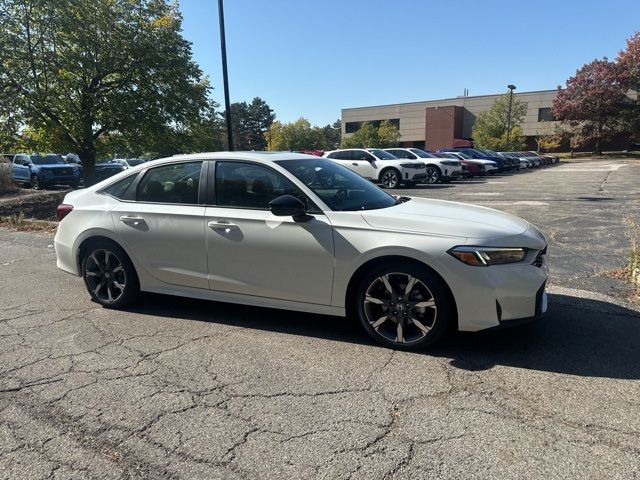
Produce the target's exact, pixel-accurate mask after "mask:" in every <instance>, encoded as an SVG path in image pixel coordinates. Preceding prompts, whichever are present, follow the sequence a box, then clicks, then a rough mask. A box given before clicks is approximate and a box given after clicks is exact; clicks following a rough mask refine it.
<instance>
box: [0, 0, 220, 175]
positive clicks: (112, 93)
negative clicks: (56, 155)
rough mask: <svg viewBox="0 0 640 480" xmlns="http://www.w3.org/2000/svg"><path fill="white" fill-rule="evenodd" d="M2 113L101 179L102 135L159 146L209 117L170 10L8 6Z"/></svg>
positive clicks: (202, 87)
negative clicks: (158, 141) (164, 138)
mask: <svg viewBox="0 0 640 480" xmlns="http://www.w3.org/2000/svg"><path fill="white" fill-rule="evenodd" d="M0 18H2V23H1V27H0V28H1V29H2V30H1V31H0V65H2V69H0V103H2V104H3V105H5V106H8V107H9V108H11V110H12V111H13V112H15V114H16V115H17V116H18V117H20V120H21V121H22V122H24V123H25V124H27V125H29V126H30V127H31V128H33V129H35V130H38V129H40V130H46V135H47V136H48V137H50V138H56V139H57V141H60V142H61V143H62V144H63V146H64V147H65V148H60V150H63V151H64V150H66V151H75V152H76V153H78V154H79V155H80V158H81V159H82V161H83V165H84V175H85V182H86V183H87V184H91V183H93V181H94V179H95V168H94V166H95V159H96V150H97V145H98V144H99V142H100V140H101V138H102V136H103V135H108V134H120V135H122V136H123V137H125V138H128V139H131V138H138V139H142V138H144V139H148V138H158V136H161V135H165V134H166V133H167V132H173V130H174V129H175V128H181V127H182V126H183V125H185V124H187V123H189V122H192V121H194V119H197V118H199V117H200V116H201V115H202V114H203V113H204V112H206V111H207V110H208V109H210V108H211V102H210V101H209V100H208V92H209V90H210V87H209V83H208V80H207V79H206V78H204V77H203V75H202V72H201V70H200V68H199V67H198V65H197V64H196V63H195V62H194V61H193V59H192V54H191V45H190V43H189V42H188V41H186V40H185V39H184V38H183V37H182V35H181V29H182V25H181V24H182V18H181V15H180V12H179V10H178V6H177V3H174V2H169V1H168V0H127V1H119V0H92V1H90V2H89V1H80V0H56V1H50V0H3V1H2V2H0Z"/></svg>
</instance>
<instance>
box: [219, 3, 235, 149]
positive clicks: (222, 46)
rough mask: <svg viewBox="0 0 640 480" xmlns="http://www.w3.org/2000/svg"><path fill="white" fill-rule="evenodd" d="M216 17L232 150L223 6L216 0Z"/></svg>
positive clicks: (229, 140) (228, 136)
mask: <svg viewBox="0 0 640 480" xmlns="http://www.w3.org/2000/svg"><path fill="white" fill-rule="evenodd" d="M218 17H219V19H220V49H221V50H222V79H223V81H224V108H225V118H226V121H227V143H228V145H229V151H230V152H232V151H233V134H232V132H231V103H230V102H229V78H228V75H227V42H226V40H225V34H224V7H223V6H222V0H218Z"/></svg>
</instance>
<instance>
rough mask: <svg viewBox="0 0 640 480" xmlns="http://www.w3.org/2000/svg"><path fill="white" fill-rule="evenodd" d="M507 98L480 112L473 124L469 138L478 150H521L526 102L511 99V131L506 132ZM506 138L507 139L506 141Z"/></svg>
mask: <svg viewBox="0 0 640 480" xmlns="http://www.w3.org/2000/svg"><path fill="white" fill-rule="evenodd" d="M509 97H510V95H509V94H508V93H507V94H504V95H501V96H500V97H498V98H497V99H496V101H495V102H494V104H493V105H492V107H491V108H490V109H489V110H487V111H484V112H481V113H480V114H479V115H478V117H477V118H476V121H475V123H474V124H473V129H472V132H471V136H472V137H473V143H474V145H475V146H476V147H478V148H487V149H490V150H500V151H508V150H523V149H524V147H525V138H524V135H523V131H522V122H523V120H524V117H525V115H526V114H527V102H523V101H522V100H518V98H517V97H515V96H514V97H513V103H512V105H511V131H510V132H507V125H508V123H509V121H508V120H509ZM507 136H508V137H509V139H508V140H507Z"/></svg>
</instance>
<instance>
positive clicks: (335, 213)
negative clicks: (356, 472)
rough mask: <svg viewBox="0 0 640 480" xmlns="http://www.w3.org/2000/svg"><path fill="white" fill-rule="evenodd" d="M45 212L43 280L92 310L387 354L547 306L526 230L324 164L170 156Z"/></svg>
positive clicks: (532, 233)
mask: <svg viewBox="0 0 640 480" xmlns="http://www.w3.org/2000/svg"><path fill="white" fill-rule="evenodd" d="M403 161H406V160H403ZM57 215H58V218H59V220H60V223H59V226H58V230H57V232H56V236H55V239H54V246H55V252H56V256H57V265H58V267H59V268H61V269H62V270H64V271H66V272H69V273H71V274H73V275H77V276H80V277H82V279H83V280H84V283H85V285H86V288H87V290H88V293H89V295H90V296H91V297H92V298H93V299H94V301H95V302H97V303H99V304H101V305H103V306H105V307H107V308H122V307H125V306H126V305H128V304H131V303H132V302H134V301H136V300H137V299H138V298H139V292H140V290H143V291H148V292H155V293H160V294H163V293H164V294H170V295H180V296H184V297H194V298H200V299H207V300H215V301H224V302H230V303H239V304H243V305H254V306H262V307H271V308H280V309H288V310H297V311H303V312H313V313H319V314H328V315H352V316H354V317H356V318H358V319H359V320H360V322H361V323H362V325H363V327H364V329H365V330H366V332H367V333H368V334H369V335H371V337H372V338H374V339H375V340H377V341H379V342H380V343H382V344H384V345H386V346H389V347H392V348H401V349H416V348H421V347H424V346H426V345H429V344H431V343H433V342H435V341H436V340H437V339H438V338H440V337H441V335H442V334H443V333H444V332H445V331H446V330H447V329H449V328H457V329H459V330H466V331H478V330H483V329H487V328H492V327H499V326H508V325H513V324H517V323H520V321H521V320H522V319H532V318H535V317H538V316H539V315H541V314H542V313H543V312H545V311H546V309H547V296H546V293H545V284H546V282H547V278H548V269H547V266H546V264H545V253H546V249H547V242H546V240H545V237H544V235H543V234H542V233H541V232H540V231H539V230H538V229H537V228H536V227H534V226H533V225H531V224H530V223H528V222H527V221H525V220H523V219H521V218H518V217H516V216H513V215H509V214H506V213H502V212H499V211H497V210H492V209H489V208H486V207H480V206H474V205H466V204H461V203H456V202H448V201H442V200H434V199H427V198H410V197H394V196H391V195H389V194H387V193H386V192H385V191H384V190H382V189H380V188H378V187H377V186H375V185H373V184H372V183H371V182H369V181H366V180H365V179H364V178H362V177H361V176H359V175H357V174H356V173H355V172H353V171H352V170H349V169H347V168H345V167H343V166H342V165H339V164H338V163H337V162H335V161H331V160H328V159H325V158H319V157H314V156H307V155H301V154H296V153H268V154H266V153H257V152H255V153H254V152H216V153H203V154H192V155H180V156H175V157H171V158H166V159H162V160H157V161H155V162H152V163H150V164H149V163H148V164H143V165H139V166H137V167H134V168H132V169H129V170H126V171H124V172H122V173H120V174H118V175H116V176H115V177H113V178H111V179H108V180H105V181H103V182H101V183H99V184H97V185H93V186H91V187H89V188H86V189H83V190H77V191H75V192H71V193H69V194H67V195H66V197H65V199H64V203H63V204H61V205H60V206H59V207H58V209H57ZM203 226H206V228H203ZM212 308H213V309H214V310H215V304H212Z"/></svg>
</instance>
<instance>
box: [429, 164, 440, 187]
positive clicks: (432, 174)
mask: <svg viewBox="0 0 640 480" xmlns="http://www.w3.org/2000/svg"><path fill="white" fill-rule="evenodd" d="M439 178H440V175H439V174H438V171H437V170H436V169H435V168H434V167H427V183H436V182H437V181H438V180H439Z"/></svg>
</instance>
